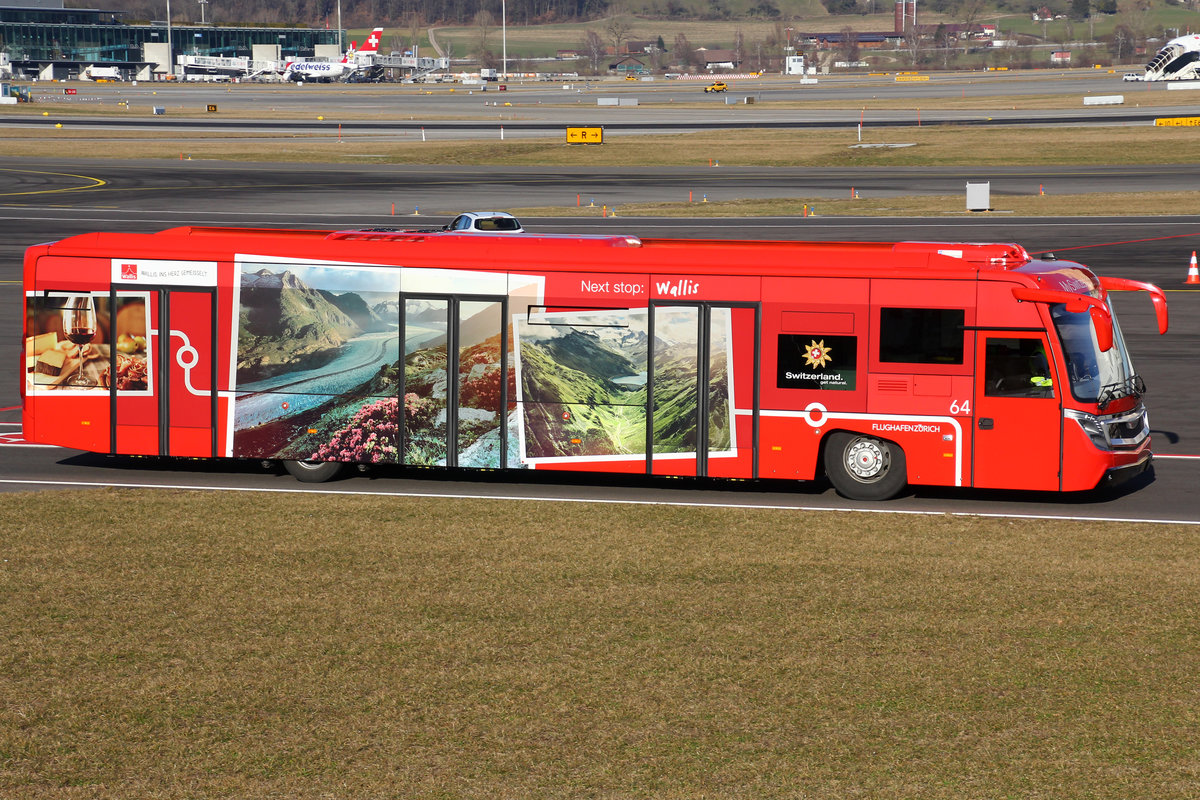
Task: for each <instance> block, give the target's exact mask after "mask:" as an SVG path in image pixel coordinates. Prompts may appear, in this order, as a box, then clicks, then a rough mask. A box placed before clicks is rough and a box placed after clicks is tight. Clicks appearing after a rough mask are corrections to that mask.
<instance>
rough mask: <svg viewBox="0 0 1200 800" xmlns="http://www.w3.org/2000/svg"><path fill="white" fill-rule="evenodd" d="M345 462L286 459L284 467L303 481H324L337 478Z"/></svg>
mask: <svg viewBox="0 0 1200 800" xmlns="http://www.w3.org/2000/svg"><path fill="white" fill-rule="evenodd" d="M344 466H345V464H339V463H338V462H337V461H284V462H283V468H284V469H286V470H287V471H288V472H289V473H290V474H291V476H292V477H293V478H295V479H296V480H298V481H301V482H302V483H324V482H325V481H331V480H333V479H334V478H336V477H337V476H338V475H339V474H341V472H342V467H344Z"/></svg>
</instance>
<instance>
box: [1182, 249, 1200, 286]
mask: <svg viewBox="0 0 1200 800" xmlns="http://www.w3.org/2000/svg"><path fill="white" fill-rule="evenodd" d="M1184 283H1200V269H1196V251H1195V250H1193V251H1192V263H1191V264H1189V265H1188V276H1187V280H1186V281H1184Z"/></svg>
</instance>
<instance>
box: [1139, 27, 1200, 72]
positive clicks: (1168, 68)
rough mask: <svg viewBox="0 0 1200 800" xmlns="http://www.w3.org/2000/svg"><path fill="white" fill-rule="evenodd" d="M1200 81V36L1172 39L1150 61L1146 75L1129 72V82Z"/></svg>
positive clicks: (1190, 34) (1189, 35) (1192, 35)
mask: <svg viewBox="0 0 1200 800" xmlns="http://www.w3.org/2000/svg"><path fill="white" fill-rule="evenodd" d="M1196 79H1200V34H1194V33H1189V34H1188V35H1186V36H1180V37H1178V38H1176V39H1172V40H1171V41H1169V42H1167V43H1166V44H1165V45H1163V48H1162V49H1161V50H1159V51H1158V53H1157V54H1155V56H1154V58H1152V59H1150V63H1149V64H1147V65H1146V71H1145V73H1144V74H1139V73H1136V72H1129V73H1126V75H1125V80H1127V81H1187V80H1196Z"/></svg>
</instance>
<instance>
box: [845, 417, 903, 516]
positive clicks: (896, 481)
mask: <svg viewBox="0 0 1200 800" xmlns="http://www.w3.org/2000/svg"><path fill="white" fill-rule="evenodd" d="M825 474H826V475H828V476H829V482H830V483H832V484H833V488H834V489H836V490H837V493H838V494H840V495H841V496H842V497H848V498H850V499H851V500H889V499H891V498H893V497H895V496H896V495H897V494H899V493H900V491H901V490H902V489H903V488H904V486H905V484H906V483H908V474H907V469H906V467H905V463H904V451H903V450H901V449H900V447H899V446H897V445H896V444H894V443H892V442H887V441H884V440H883V439H876V438H875V437H874V436H863V435H861V434H857V433H834V434H831V435H830V436H829V441H828V442H827V443H826V445H825Z"/></svg>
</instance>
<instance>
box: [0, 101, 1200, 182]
mask: <svg viewBox="0 0 1200 800" xmlns="http://www.w3.org/2000/svg"><path fill="white" fill-rule="evenodd" d="M915 122H916V119H915V115H914V123H915ZM501 124H503V122H497V128H496V131H495V132H490V131H489V132H488V137H489V138H487V139H475V140H456V139H444V140H439V139H438V132H437V131H427V132H426V138H427V140H426V141H421V134H420V132H419V131H398V132H395V133H393V134H389V135H383V136H380V135H378V134H371V135H368V136H362V137H354V136H350V135H347V136H346V137H345V138H344V139H343V140H341V141H338V139H337V137H336V135H335V134H334V132H333V131H332V130H331V131H330V133H329V134H325V135H322V136H314V135H297V136H286V135H281V134H269V135H262V134H259V135H256V136H255V135H246V136H237V135H230V134H206V133H203V132H201V133H188V134H178V135H176V134H157V133H141V132H137V131H120V132H118V133H107V134H106V132H105V131H96V130H91V129H86V128H82V127H80V128H76V129H73V128H72V127H71V125H70V122H67V123H64V126H63V127H62V128H54V129H50V130H49V131H46V130H44V129H41V130H38V131H36V132H31V131H29V130H24V131H23V130H20V129H16V128H10V129H7V130H4V131H0V155H23V154H25V153H28V152H29V148H30V146H31V142H33V141H35V140H36V141H38V142H45V141H47V140H48V139H50V138H52V137H57V138H59V139H63V140H69V141H71V142H72V143H82V142H92V143H97V144H98V145H101V146H96V147H93V148H91V149H89V151H88V155H89V156H90V157H101V158H103V157H110V158H163V159H178V158H179V157H180V155H181V153H183V152H186V153H187V155H189V156H191V157H192V158H193V159H195V158H213V159H220V160H224V161H290V162H334V163H337V162H343V163H347V162H348V163H359V164H361V163H376V162H377V163H403V164H479V165H492V166H550V167H558V166H561V167H566V166H579V167H605V166H706V165H711V164H713V163H714V162H716V163H718V164H720V165H723V166H727V167H734V166H756V167H763V166H797V167H808V166H811V167H854V166H862V167H874V166H890V167H921V166H979V167H988V166H1016V167H1020V166H1045V165H1065V166H1069V165H1081V166H1092V165H1095V164H1186V163H1191V162H1195V161H1197V160H1200V137H1197V136H1196V134H1195V129H1194V128H1166V127H1164V128H1155V127H1149V126H1139V127H1116V128H1087V127H1080V128H1061V129H1054V131H1058V132H1059V133H1061V134H1062V135H1059V133H1055V132H1053V131H1052V130H1051V129H1047V128H1009V127H996V128H988V127H966V126H963V127H958V126H922V127H918V126H917V125H916V124H914V125H913V126H912V127H908V128H881V127H879V128H875V127H871V125H870V124H869V123H868V124H867V125H866V126H865V127H864V129H863V133H862V140H861V142H860V141H859V139H858V134H857V132H856V131H855V130H853V129H848V128H847V129H830V130H798V131H792V130H779V131H757V130H737V129H733V130H718V131H707V132H703V133H692V134H675V135H658V136H621V135H610V136H608V137H606V139H605V143H604V144H603V145H600V146H591V147H571V146H568V145H567V144H566V143H565V134H564V136H556V137H553V138H544V139H526V138H509V139H505V140H501V139H500V138H499V135H498V130H499V126H500V125H501ZM564 130H565V129H564ZM887 143H892V144H906V145H911V146H906V147H899V148H888V147H872V148H859V147H855V145H857V144H868V145H870V144H876V145H878V144H887ZM714 174H717V173H714Z"/></svg>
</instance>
